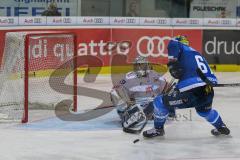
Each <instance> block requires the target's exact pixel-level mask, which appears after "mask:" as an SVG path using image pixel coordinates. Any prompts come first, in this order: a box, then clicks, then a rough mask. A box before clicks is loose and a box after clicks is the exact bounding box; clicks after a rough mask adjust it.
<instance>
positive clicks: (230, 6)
mask: <svg viewBox="0 0 240 160" xmlns="http://www.w3.org/2000/svg"><path fill="white" fill-rule="evenodd" d="M237 6H238V1H237V0H230V1H229V0H193V1H192V2H191V6H190V17H191V18H236V16H237V15H236V14H237Z"/></svg>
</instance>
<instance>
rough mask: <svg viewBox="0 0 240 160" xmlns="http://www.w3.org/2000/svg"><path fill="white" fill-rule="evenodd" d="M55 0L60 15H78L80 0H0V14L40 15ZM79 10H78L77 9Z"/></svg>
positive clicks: (8, 15)
mask: <svg viewBox="0 0 240 160" xmlns="http://www.w3.org/2000/svg"><path fill="white" fill-rule="evenodd" d="M51 2H55V3H56V4H57V7H58V11H59V12H60V13H61V15H62V16H80V15H81V14H80V13H78V8H81V0H1V2H0V16H5V17H13V16H15V17H18V16H41V14H42V12H44V11H45V10H46V9H47V8H48V6H49V4H50V3H51ZM79 11H80V10H79Z"/></svg>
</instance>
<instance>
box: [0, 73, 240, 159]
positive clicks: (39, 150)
mask: <svg viewBox="0 0 240 160" xmlns="http://www.w3.org/2000/svg"><path fill="white" fill-rule="evenodd" d="M217 76H218V78H219V82H220V83H237V82H240V73H217ZM86 85H88V86H89V87H93V88H96V89H100V90H105V91H108V92H109V91H110V89H111V87H112V83H111V78H110V76H107V75H102V76H99V77H97V80H96V82H95V83H90V84H85V86H86ZM100 103H101V101H100V100H96V99H93V98H87V97H82V99H81V102H80V106H78V107H80V108H81V107H86V108H85V109H92V108H94V107H95V106H97V105H98V104H100ZM213 107H214V108H216V109H217V110H218V111H219V112H220V114H221V115H222V118H223V120H224V121H225V123H226V124H227V125H228V126H229V128H230V130H231V136H225V137H214V136H212V135H211V134H210V130H211V129H212V126H211V125H209V124H208V123H207V122H205V120H204V119H202V118H200V117H198V116H197V114H196V112H195V110H194V109H191V110H189V109H186V110H177V115H178V118H176V119H175V120H169V121H167V124H166V128H165V132H166V135H165V136H164V137H161V138H155V139H150V140H147V139H144V138H142V136H141V135H132V134H126V133H123V132H122V130H121V127H120V124H119V119H118V116H117V114H116V112H115V110H112V111H111V112H109V113H108V114H106V115H104V116H101V117H99V118H96V119H92V120H89V121H84V122H83V121H76V122H71V121H63V120H60V119H59V118H57V117H56V116H55V115H54V111H53V110H52V111H48V113H45V112H46V111H44V112H40V111H39V112H38V113H35V114H37V115H38V116H39V115H41V116H39V117H41V118H39V119H36V120H33V118H32V117H34V113H32V114H31V112H30V122H29V123H27V124H20V123H1V124H0V137H1V143H0V159H1V160H67V159H71V160H125V159H129V160H130V159H131V160H184V159H186V160H198V159H201V160H233V159H234V160H235V159H240V118H239V114H240V88H237V87H235V88H234V87H231V88H226V87H224V88H215V99H214V104H213ZM31 119H32V120H31ZM152 125H153V124H152V122H149V123H148V125H147V127H145V129H147V128H151V127H152ZM137 138H139V139H140V141H139V142H137V143H133V141H134V140H135V139H137Z"/></svg>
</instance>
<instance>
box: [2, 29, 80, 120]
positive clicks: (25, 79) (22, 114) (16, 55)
mask: <svg viewBox="0 0 240 160" xmlns="http://www.w3.org/2000/svg"><path fill="white" fill-rule="evenodd" d="M75 43H76V39H75V35H74V34H71V33H64V32H8V33H6V38H5V48H4V51H3V58H2V63H1V68H0V120H1V121H5V120H6V121H22V122H23V123H26V122H27V121H28V110H29V109H54V106H55V105H56V104H57V103H59V102H61V101H62V100H65V99H71V100H72V101H73V106H74V110H76V106H77V105H76V98H74V97H76V91H75V90H74V86H75V84H76V83H77V82H76V79H77V78H76V76H77V75H76V72H75V71H74V69H75V66H76V65H75V64H74V61H73V56H75V54H76V51H75V48H76V44H75ZM56 70H58V72H57V73H58V74H54V75H53V72H55V71H56ZM52 76H55V77H52ZM56 77H57V78H56ZM74 77H75V78H74ZM50 78H54V81H51V83H54V84H50ZM61 81H64V82H61ZM63 84H66V85H68V86H72V87H70V88H69V91H68V93H66V91H65V89H66V87H65V86H64V85H63ZM52 86H55V87H54V88H53V87H52ZM56 86H57V88H56ZM75 88H76V87H75Z"/></svg>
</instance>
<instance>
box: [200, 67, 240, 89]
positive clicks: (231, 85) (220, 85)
mask: <svg viewBox="0 0 240 160" xmlns="http://www.w3.org/2000/svg"><path fill="white" fill-rule="evenodd" d="M196 71H197V74H198V76H199V77H200V78H201V79H202V80H203V82H205V83H207V84H208V85H210V86H212V87H240V83H225V84H214V83H212V82H211V81H210V80H209V79H208V78H207V77H206V76H205V74H204V73H203V72H202V71H201V69H199V68H198V69H197V70H196Z"/></svg>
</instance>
